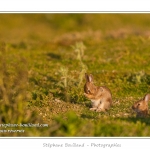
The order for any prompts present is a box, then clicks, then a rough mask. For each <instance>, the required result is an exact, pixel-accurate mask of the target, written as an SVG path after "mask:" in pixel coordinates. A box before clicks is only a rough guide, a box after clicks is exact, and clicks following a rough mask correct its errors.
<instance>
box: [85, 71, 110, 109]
mask: <svg viewBox="0 0 150 150" xmlns="http://www.w3.org/2000/svg"><path fill="white" fill-rule="evenodd" d="M85 77H86V83H85V85H84V92H85V93H84V95H85V96H86V97H87V98H88V99H90V100H91V104H92V108H90V110H93V111H97V112H101V111H102V112H104V111H106V110H108V109H109V108H110V107H111V105H112V95H111V92H110V90H109V89H108V88H107V87H105V86H100V87H98V86H95V85H94V84H93V76H92V75H91V74H90V75H87V74H85Z"/></svg>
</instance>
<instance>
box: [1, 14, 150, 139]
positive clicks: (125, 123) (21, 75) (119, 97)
mask: <svg viewBox="0 0 150 150" xmlns="http://www.w3.org/2000/svg"><path fill="white" fill-rule="evenodd" d="M149 16H150V15H149V14H0V22H1V23H0V30H1V33H0V61H1V63H0V114H1V115H0V124H7V123H12V124H13V123H16V124H17V123H33V124H36V123H40V124H48V125H49V127H48V128H47V127H45V128H25V133H0V135H1V136H99V137H104V136H107V137H109V136H112V137H115V136H130V137H133V136H134V137H135V136H150V133H149V130H150V118H149V117H148V118H141V119H138V118H135V113H134V112H133V111H132V110H131V106H132V104H133V103H134V102H135V101H137V100H139V99H141V98H142V97H143V96H144V95H145V94H146V93H149V92H150V65H149V64H150V59H149V58H150V53H149V52H150V31H149V30H150V20H149ZM85 72H87V73H92V74H93V76H94V82H95V84H96V85H99V86H103V85H105V86H107V87H109V88H110V90H111V92H112V96H113V107H112V108H111V109H110V110H109V111H108V112H106V113H97V112H92V111H90V110H89V107H90V101H89V100H88V99H86V98H85V97H84V95H83V92H84V91H83V86H84V83H85V79H84V73H85ZM20 129H22V128H20ZM0 130H3V128H2V127H0Z"/></svg>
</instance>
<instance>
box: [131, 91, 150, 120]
mask: <svg viewBox="0 0 150 150" xmlns="http://www.w3.org/2000/svg"><path fill="white" fill-rule="evenodd" d="M149 100H150V94H146V95H145V96H144V98H143V99H141V100H139V101H137V102H135V103H134V104H133V106H132V109H133V110H134V111H135V112H136V117H147V116H148V101H149Z"/></svg>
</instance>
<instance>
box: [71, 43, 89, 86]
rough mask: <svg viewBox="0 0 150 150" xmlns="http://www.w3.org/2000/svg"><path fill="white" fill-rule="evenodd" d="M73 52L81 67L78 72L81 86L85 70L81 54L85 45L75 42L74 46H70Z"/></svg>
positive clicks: (82, 54)
mask: <svg viewBox="0 0 150 150" xmlns="http://www.w3.org/2000/svg"><path fill="white" fill-rule="evenodd" d="M72 48H73V49H74V51H75V53H77V58H76V59H77V60H78V61H79V66H80V68H81V71H80V74H79V86H81V84H82V82H83V79H84V76H85V73H86V72H87V66H86V65H85V64H84V62H83V56H84V51H85V49H86V47H85V45H84V44H83V43H82V42H78V43H76V44H75V46H72Z"/></svg>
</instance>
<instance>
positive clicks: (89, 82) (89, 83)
mask: <svg viewBox="0 0 150 150" xmlns="http://www.w3.org/2000/svg"><path fill="white" fill-rule="evenodd" d="M85 79H86V83H85V85H84V92H85V93H86V94H91V95H92V94H94V93H95V92H96V90H97V87H96V86H95V85H94V84H93V76H92V74H90V75H88V74H85Z"/></svg>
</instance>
